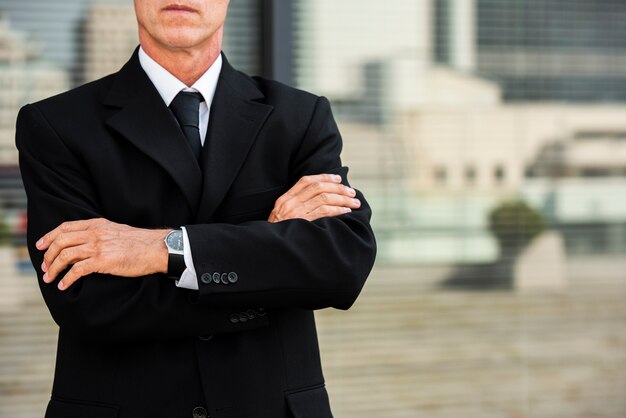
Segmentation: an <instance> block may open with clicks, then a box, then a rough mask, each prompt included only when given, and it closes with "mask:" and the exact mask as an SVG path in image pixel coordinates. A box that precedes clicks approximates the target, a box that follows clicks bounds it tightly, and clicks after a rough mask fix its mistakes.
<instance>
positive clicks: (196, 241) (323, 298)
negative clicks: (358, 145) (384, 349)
mask: <svg viewBox="0 0 626 418" xmlns="http://www.w3.org/2000/svg"><path fill="white" fill-rule="evenodd" d="M341 149H342V140H341V136H340V134H339V131H338V129H337V125H336V123H335V121H334V119H333V116H332V113H331V110H330V104H329V103H328V100H327V99H325V98H324V97H321V98H319V99H318V101H317V103H316V106H315V110H314V111H313V114H312V116H311V119H310V123H309V126H308V128H307V131H306V133H305V135H304V137H303V138H302V140H301V143H300V146H299V148H298V151H297V153H296V155H295V157H294V158H293V160H292V164H291V173H290V183H291V184H293V183H295V182H296V181H298V180H299V179H300V178H301V177H302V176H305V175H310V174H319V173H336V174H341V175H342V179H343V182H344V184H346V185H348V181H347V179H346V174H347V168H345V167H342V165H341V160H340V153H341ZM357 197H358V198H359V199H360V200H361V202H362V203H361V207H360V208H359V209H358V210H354V211H352V212H351V213H348V214H345V215H341V216H337V217H326V218H321V219H318V220H316V221H313V222H309V221H306V220H302V219H292V220H287V221H283V222H278V223H269V222H267V221H250V222H244V223H241V224H238V225H231V224H223V223H215V224H201V225H189V226H187V231H188V234H189V240H190V243H191V250H192V253H193V260H194V265H195V269H196V273H197V275H198V277H199V279H200V280H199V287H200V288H199V300H203V301H206V302H207V303H208V304H209V305H211V306H232V305H240V304H244V305H247V304H253V305H256V306H264V307H266V308H277V307H301V308H305V309H321V308H326V307H335V308H339V309H348V308H349V307H350V306H351V305H352V304H353V303H354V301H355V300H356V298H357V296H358V294H359V293H360V291H361V289H362V287H363V285H364V283H365V280H366V278H367V276H368V274H369V272H370V270H371V268H372V266H373V263H374V259H375V255H376V243H375V239H374V234H373V232H372V229H371V227H370V223H369V221H370V218H371V209H370V207H369V205H368V203H367V201H366V200H365V198H364V197H363V195H362V194H361V193H360V192H358V191H357ZM225 273H226V274H229V275H230V277H232V278H233V281H234V283H231V281H230V280H228V279H226V280H223V281H222V280H215V281H213V280H211V278H212V277H213V276H215V275H216V274H217V276H216V278H217V277H219V276H220V275H224V274H225Z"/></svg>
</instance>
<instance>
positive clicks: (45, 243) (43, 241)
mask: <svg viewBox="0 0 626 418" xmlns="http://www.w3.org/2000/svg"><path fill="white" fill-rule="evenodd" d="M105 221H106V219H103V218H96V219H86V220H80V221H69V222H63V223H62V224H61V225H59V226H57V227H56V228H54V229H53V230H52V231H50V232H48V233H47V234H46V235H44V236H43V237H41V238H40V239H39V241H37V243H36V244H35V246H36V247H37V249H38V250H45V249H47V248H48V247H49V246H50V244H51V243H52V242H53V241H54V240H55V239H56V238H57V237H58V236H59V235H60V234H63V233H67V232H74V231H85V230H87V229H90V228H93V227H94V226H99V225H101V224H102V223H103V222H105Z"/></svg>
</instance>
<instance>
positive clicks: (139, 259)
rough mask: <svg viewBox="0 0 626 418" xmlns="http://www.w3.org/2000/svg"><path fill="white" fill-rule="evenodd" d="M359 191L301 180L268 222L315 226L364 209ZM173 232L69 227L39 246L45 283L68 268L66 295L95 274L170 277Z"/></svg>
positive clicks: (88, 224)
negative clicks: (306, 222)
mask: <svg viewBox="0 0 626 418" xmlns="http://www.w3.org/2000/svg"><path fill="white" fill-rule="evenodd" d="M355 195H356V192H355V191H354V190H353V189H351V188H349V187H346V186H344V185H342V184H341V177H340V176H337V175H334V174H320V175H315V176H306V177H302V178H301V179H300V180H299V181H298V182H297V183H296V184H295V185H294V186H293V187H292V188H291V189H289V190H288V191H287V192H286V193H285V194H284V195H282V196H281V197H279V198H278V200H277V201H276V204H275V206H274V209H273V210H272V213H271V214H270V217H269V219H268V221H269V222H280V221H284V220H286V219H294V218H302V219H306V220H309V221H314V220H315V219H319V218H322V217H325V216H337V215H342V214H344V213H348V212H351V210H352V209H356V208H358V207H359V206H361V202H359V200H358V199H355V198H354V196H355ZM169 231H171V229H142V228H134V227H131V226H128V225H123V224H118V223H115V222H111V221H108V220H106V219H103V218H98V219H88V220H81V221H71V222H64V223H62V224H61V225H59V226H58V227H57V228H55V229H53V230H52V231H50V232H48V233H47V234H46V235H44V236H43V237H42V238H41V239H40V240H39V241H38V242H37V244H36V245H37V249H39V250H41V251H45V254H44V262H43V264H42V265H41V269H42V270H43V272H44V276H43V280H44V282H46V283H52V282H53V281H54V280H55V279H56V278H57V276H58V275H59V274H60V273H61V272H62V271H64V270H65V269H66V268H68V267H69V266H72V267H71V268H70V270H69V271H68V272H67V273H66V274H65V276H64V277H63V279H62V280H61V281H59V284H58V288H59V289H61V290H65V289H67V288H68V287H70V286H71V285H72V284H73V283H74V282H76V281H77V280H78V279H80V278H81V277H83V276H86V275H89V274H91V273H102V274H113V275H116V276H122V277H139V276H145V275H147V274H152V273H166V272H167V260H168V254H167V248H166V247H165V244H164V243H163V239H164V238H165V236H166V235H167V233H168V232H169Z"/></svg>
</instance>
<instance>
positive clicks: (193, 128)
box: [170, 91, 204, 161]
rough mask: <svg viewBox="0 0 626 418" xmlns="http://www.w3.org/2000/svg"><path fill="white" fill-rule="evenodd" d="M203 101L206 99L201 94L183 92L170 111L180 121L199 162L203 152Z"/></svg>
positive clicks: (175, 99)
mask: <svg viewBox="0 0 626 418" xmlns="http://www.w3.org/2000/svg"><path fill="white" fill-rule="evenodd" d="M203 101H204V98H203V97H202V95H201V94H200V93H195V92H188V91H181V92H180V93H178V94H177V95H176V97H174V100H172V103H171V104H170V109H171V110H172V113H174V116H175V117H176V119H177V120H178V124H179V125H180V128H181V129H182V130H183V133H184V134H185V136H186V137H187V140H188V141H189V145H191V150H192V151H193V154H194V155H195V156H196V159H197V160H198V161H200V151H201V150H202V142H201V141H200V116H199V107H200V103H202V102H203Z"/></svg>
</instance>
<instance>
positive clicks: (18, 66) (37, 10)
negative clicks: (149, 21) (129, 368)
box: [0, 0, 626, 418]
mask: <svg viewBox="0 0 626 418" xmlns="http://www.w3.org/2000/svg"><path fill="white" fill-rule="evenodd" d="M136 45H137V35H136V24H135V20H134V14H133V10H132V2H131V1H130V0H126V1H122V0H118V1H114V0H109V1H106V0H94V1H88V0H57V1H48V0H21V1H15V0H0V242H1V244H2V245H1V246H0V253H1V254H0V288H1V289H2V291H1V292H0V416H1V417H11V418H22V417H24V418H26V417H29V418H30V417H33V418H34V417H40V416H42V414H43V410H44V408H45V405H46V402H47V400H48V398H49V394H50V387H51V383H52V375H53V370H54V358H55V348H56V333H57V328H56V325H55V324H54V323H53V322H52V320H51V318H50V316H49V314H48V312H47V310H46V308H45V305H44V303H43V300H42V298H41V296H40V294H39V291H38V289H37V284H36V280H35V277H34V272H33V270H32V267H31V266H30V262H29V260H28V256H27V254H26V252H25V249H24V231H25V226H26V218H25V210H24V208H25V204H26V197H25V194H24V192H23V190H22V185H21V180H20V177H19V168H18V163H17V152H16V150H15V147H14V134H15V131H14V130H15V118H16V115H17V111H18V109H19V108H20V106H22V105H23V104H25V103H28V102H33V101H35V100H38V99H42V98H44V97H47V96H50V95H52V94H56V93H58V92H62V91H64V90H66V89H68V88H71V87H74V86H77V85H80V84H82V83H85V82H88V81H90V80H94V79H96V78H98V77H101V76H103V75H106V74H108V73H111V72H114V71H116V70H117V69H118V68H119V67H120V66H121V65H122V64H123V63H124V62H125V61H126V60H127V59H128V57H129V56H130V54H131V53H132V51H133V49H134V48H135V47H136ZM224 51H225V53H226V55H227V56H228V58H229V60H230V61H231V63H233V64H234V65H235V66H236V67H237V68H239V69H240V70H243V71H245V72H247V73H250V74H262V75H266V76H271V77H275V78H278V79H280V80H282V81H285V82H288V83H290V84H292V85H295V86H296V87H299V88H302V89H305V90H310V91H312V92H315V93H317V94H320V95H325V96H327V97H328V98H329V99H330V100H331V103H332V104H333V109H334V113H335V117H336V118H337V121H338V123H339V126H340V129H341V131H342V134H343V138H344V143H345V147H344V154H343V159H344V163H345V164H346V165H348V166H350V167H351V171H350V176H351V182H352V184H353V185H354V186H355V187H357V188H359V189H361V190H363V191H364V193H365V195H366V196H367V197H368V200H369V201H370V203H371V205H372V207H373V209H374V219H373V224H374V227H375V230H376V232H377V237H378V242H379V255H378V260H377V265H376V267H375V269H374V272H373V273H372V275H371V277H370V279H369V281H368V284H367V285H366V287H365V289H364V291H363V294H362V296H361V298H360V299H359V301H358V302H357V304H356V305H355V306H354V307H353V308H352V309H351V310H350V311H348V312H336V311H330V310H328V311H322V312H319V313H318V314H317V319H318V325H319V333H320V343H321V347H322V356H323V362H324V365H325V374H326V378H327V384H328V387H329V390H330V395H331V402H332V405H333V408H334V412H335V415H336V416H337V417H341V418H351V417H359V418H380V417H385V418H400V417H403V418H404V417H406V418H409V417H411V418H413V417H436V418H439V417H441V418H443V417H445V418H490V417H493V418H529V417H538V418H553V417H554V418H556V417H564V418H565V417H566V418H576V417H580V418H591V417H603V418H624V417H626V257H625V255H626V2H625V1H624V0H523V1H522V0H386V1H368V0H293V1H284V0H264V1H263V2H260V1H256V0H232V1H231V6H230V13H229V18H228V21H227V26H226V38H225V46H224ZM75 116H76V118H80V110H78V111H77V112H76V115H75ZM85 140H89V138H85ZM120 204H124V202H120ZM94 378H95V377H94Z"/></svg>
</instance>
